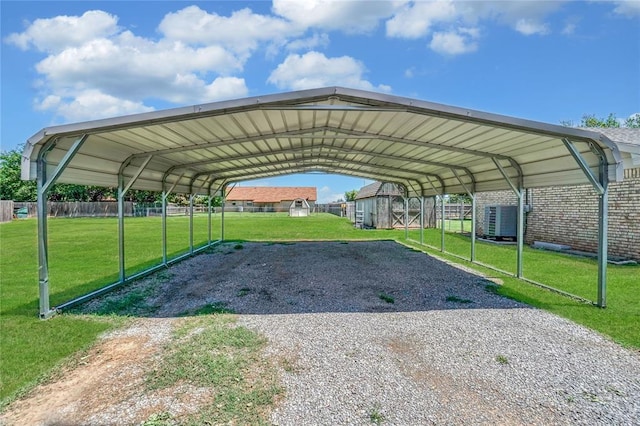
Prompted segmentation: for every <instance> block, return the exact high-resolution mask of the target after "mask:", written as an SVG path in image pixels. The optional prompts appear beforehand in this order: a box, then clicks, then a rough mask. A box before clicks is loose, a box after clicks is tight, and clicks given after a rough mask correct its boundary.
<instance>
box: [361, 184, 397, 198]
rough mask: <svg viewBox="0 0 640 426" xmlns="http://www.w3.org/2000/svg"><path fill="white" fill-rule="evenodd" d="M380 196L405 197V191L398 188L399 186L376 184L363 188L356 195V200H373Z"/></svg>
mask: <svg viewBox="0 0 640 426" xmlns="http://www.w3.org/2000/svg"><path fill="white" fill-rule="evenodd" d="M378 195H399V196H404V190H402V189H401V188H398V186H397V185H395V184H393V183H389V182H374V183H371V184H369V185H366V186H363V187H362V188H360V191H358V194H357V195H356V200H362V199H363V198H371V197H375V196H378Z"/></svg>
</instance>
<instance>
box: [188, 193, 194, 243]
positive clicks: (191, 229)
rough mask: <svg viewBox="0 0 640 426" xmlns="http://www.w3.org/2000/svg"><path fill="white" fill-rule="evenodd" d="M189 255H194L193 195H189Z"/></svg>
mask: <svg viewBox="0 0 640 426" xmlns="http://www.w3.org/2000/svg"><path fill="white" fill-rule="evenodd" d="M189 253H191V254H193V194H189Z"/></svg>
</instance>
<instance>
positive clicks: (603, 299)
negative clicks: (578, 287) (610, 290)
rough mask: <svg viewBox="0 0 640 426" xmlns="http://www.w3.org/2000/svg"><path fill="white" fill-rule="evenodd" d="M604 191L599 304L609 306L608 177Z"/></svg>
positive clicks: (600, 207)
mask: <svg viewBox="0 0 640 426" xmlns="http://www.w3.org/2000/svg"><path fill="white" fill-rule="evenodd" d="M601 184H602V185H603V189H604V192H603V193H602V194H600V196H599V198H598V216H599V220H598V306H599V307H601V308H605V307H606V306H607V250H608V243H607V239H608V238H607V234H608V230H607V228H608V226H609V200H608V198H609V188H608V185H607V182H606V178H605V179H603V182H602V183H601Z"/></svg>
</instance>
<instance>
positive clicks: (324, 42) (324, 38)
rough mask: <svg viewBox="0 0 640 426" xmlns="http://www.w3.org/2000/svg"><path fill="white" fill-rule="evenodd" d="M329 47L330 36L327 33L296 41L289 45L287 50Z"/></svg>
mask: <svg viewBox="0 0 640 426" xmlns="http://www.w3.org/2000/svg"><path fill="white" fill-rule="evenodd" d="M327 46H329V35H328V34H326V33H322V34H314V35H313V36H311V37H308V38H304V39H299V40H294V41H292V42H290V43H287V45H286V48H287V50H310V49H315V48H317V47H327Z"/></svg>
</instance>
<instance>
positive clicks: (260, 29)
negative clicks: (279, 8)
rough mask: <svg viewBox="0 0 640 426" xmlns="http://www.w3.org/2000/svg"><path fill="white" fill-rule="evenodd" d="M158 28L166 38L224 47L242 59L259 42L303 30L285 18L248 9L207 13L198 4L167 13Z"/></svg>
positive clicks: (293, 34)
mask: <svg viewBox="0 0 640 426" xmlns="http://www.w3.org/2000/svg"><path fill="white" fill-rule="evenodd" d="M158 29H159V31H160V32H161V33H162V34H164V36H165V37H166V38H167V39H169V40H179V41H181V42H185V43H191V44H206V45H210V44H216V45H220V46H224V48H225V49H227V50H231V51H233V52H236V53H238V54H241V55H245V56H244V59H246V55H249V54H250V53H251V52H252V51H254V50H255V49H257V48H258V47H259V45H260V43H264V42H268V43H274V42H277V41H278V40H284V39H286V38H288V37H292V36H298V35H300V34H302V33H303V32H304V29H300V28H297V27H296V26H295V25H293V24H292V23H290V22H288V21H286V20H283V19H281V18H277V17H273V16H266V15H259V14H255V13H253V12H252V11H251V10H250V9H241V10H238V11H236V12H233V13H232V14H231V16H228V17H226V16H220V15H218V14H216V13H209V12H207V11H204V10H202V9H200V8H199V7H198V6H189V7H186V8H184V9H182V10H179V11H178V12H175V13H168V14H167V15H166V16H165V17H164V19H163V20H162V22H161V23H160V25H159V26H158Z"/></svg>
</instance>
